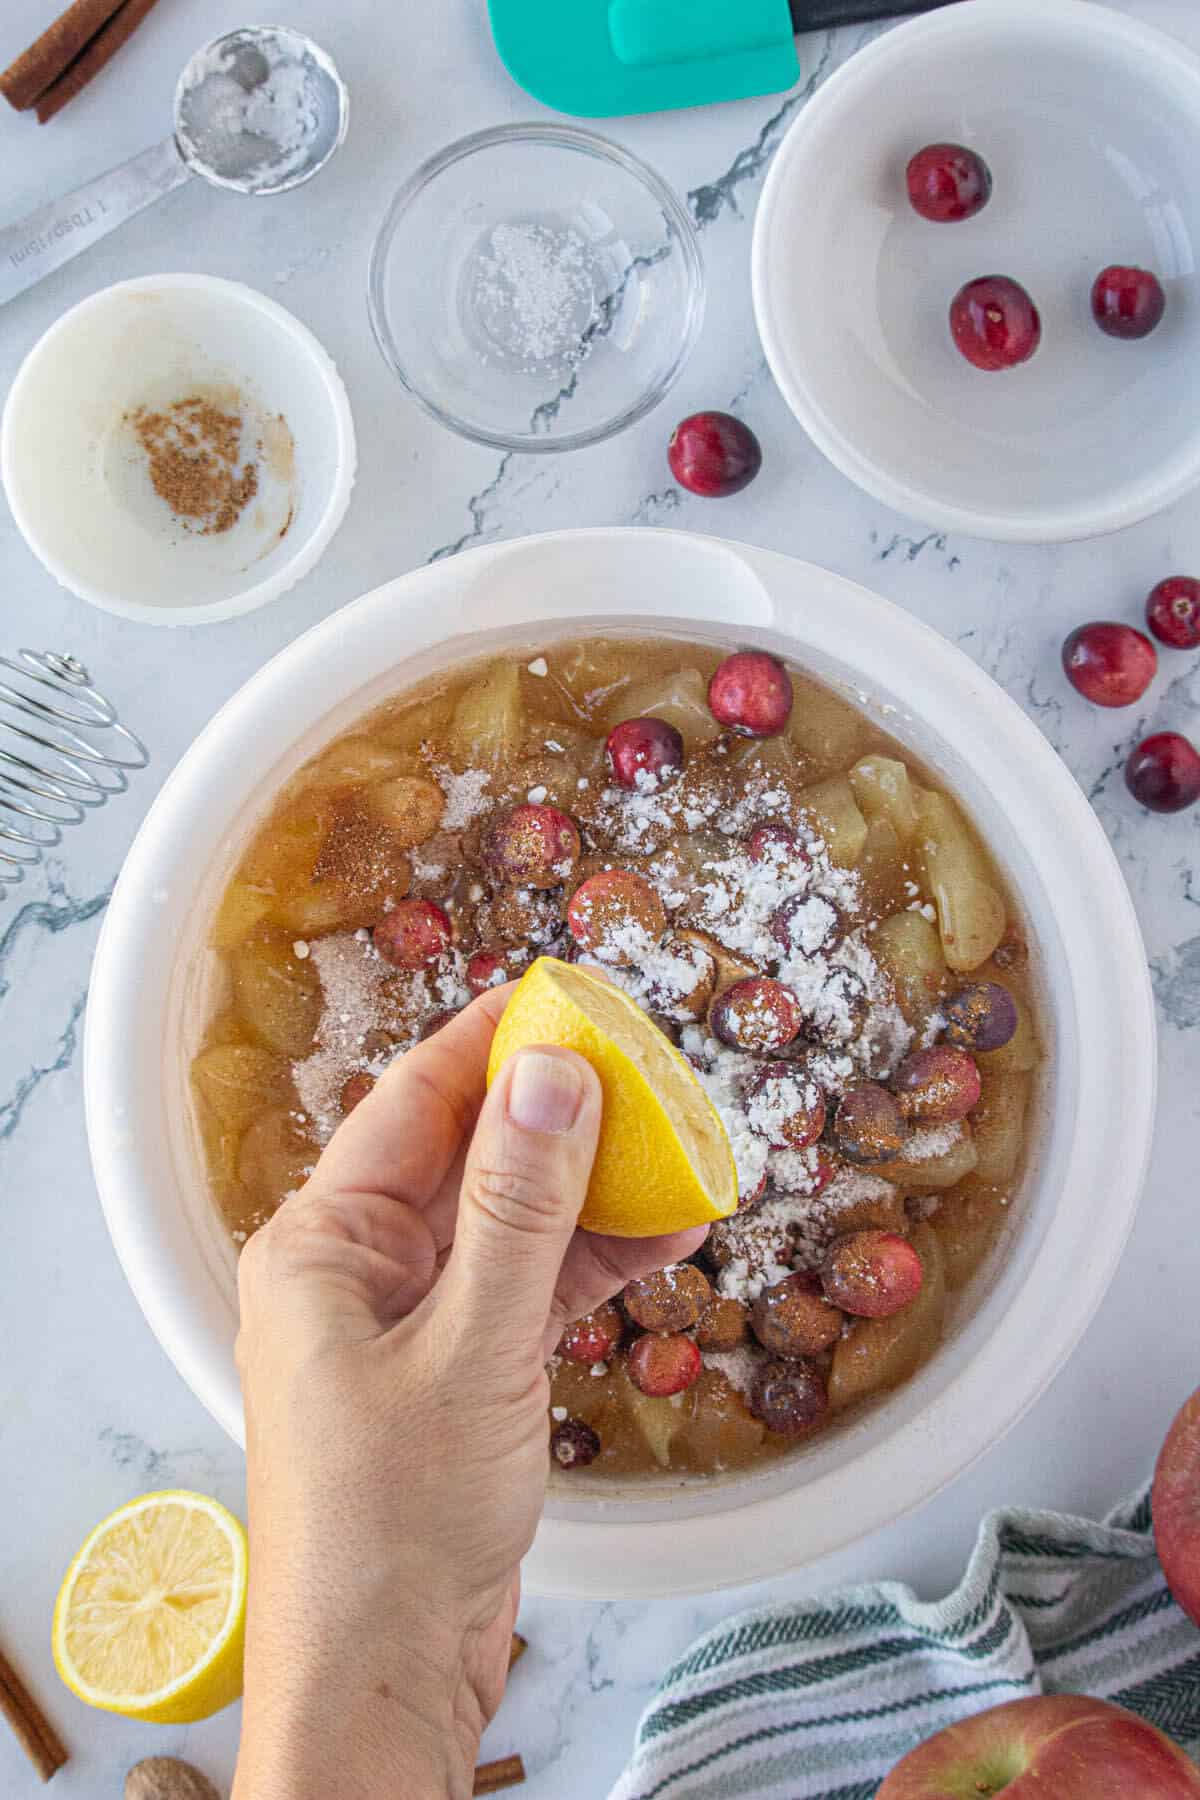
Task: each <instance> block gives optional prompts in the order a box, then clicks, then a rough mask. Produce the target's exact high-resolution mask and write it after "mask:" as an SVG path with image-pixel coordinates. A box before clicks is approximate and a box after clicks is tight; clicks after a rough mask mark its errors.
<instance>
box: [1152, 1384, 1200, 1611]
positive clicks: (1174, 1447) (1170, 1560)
mask: <svg viewBox="0 0 1200 1800" xmlns="http://www.w3.org/2000/svg"><path fill="white" fill-rule="evenodd" d="M1150 1506H1151V1510H1152V1511H1153V1514H1154V1541H1155V1544H1156V1545H1157V1546H1158V1560H1159V1562H1160V1563H1161V1564H1162V1569H1163V1574H1164V1575H1165V1576H1166V1578H1167V1586H1168V1587H1169V1588H1170V1590H1171V1592H1172V1593H1173V1594H1174V1596H1175V1598H1176V1600H1178V1602H1179V1604H1180V1606H1182V1608H1183V1610H1184V1612H1185V1613H1186V1614H1187V1615H1188V1618H1189V1619H1194V1620H1195V1622H1196V1624H1197V1625H1200V1389H1197V1391H1196V1392H1195V1393H1194V1394H1193V1395H1192V1397H1191V1399H1190V1400H1186V1401H1185V1402H1184V1404H1183V1405H1182V1406H1181V1407H1180V1409H1179V1411H1178V1412H1177V1413H1176V1415H1175V1422H1174V1424H1173V1425H1172V1426H1171V1429H1170V1431H1168V1433H1167V1441H1166V1443H1165V1444H1164V1445H1163V1447H1162V1449H1161V1451H1160V1452H1159V1457H1158V1467H1157V1468H1156V1469H1155V1471H1154V1487H1153V1489H1152V1490H1151V1494H1150Z"/></svg>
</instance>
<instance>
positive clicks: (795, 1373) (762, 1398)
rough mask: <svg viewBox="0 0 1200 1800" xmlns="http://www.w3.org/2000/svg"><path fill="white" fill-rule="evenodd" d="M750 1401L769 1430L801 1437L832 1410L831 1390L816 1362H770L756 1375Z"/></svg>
mask: <svg viewBox="0 0 1200 1800" xmlns="http://www.w3.org/2000/svg"><path fill="white" fill-rule="evenodd" d="M749 1404H750V1411H751V1412H752V1413H753V1414H754V1416H755V1418H756V1419H761V1420H762V1422H763V1424H764V1425H765V1426H766V1427H767V1430H768V1431H777V1432H778V1433H779V1435H780V1436H781V1437H800V1436H802V1435H803V1433H804V1432H806V1431H809V1430H811V1428H812V1427H813V1426H814V1425H816V1424H818V1423H819V1421H820V1420H821V1419H823V1418H824V1416H825V1414H826V1413H827V1412H828V1410H829V1390H828V1388H827V1387H826V1386H825V1377H824V1375H823V1374H822V1373H821V1370H820V1369H819V1368H818V1366H817V1364H816V1363H814V1362H805V1361H797V1362H782V1361H780V1362H769V1363H764V1364H763V1366H762V1368H761V1369H760V1370H759V1371H758V1374H757V1375H756V1376H755V1377H754V1385H753V1387H752V1388H751V1390H750V1401H749Z"/></svg>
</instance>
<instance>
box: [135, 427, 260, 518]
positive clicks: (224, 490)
mask: <svg viewBox="0 0 1200 1800" xmlns="http://www.w3.org/2000/svg"><path fill="white" fill-rule="evenodd" d="M129 422H130V424H131V425H132V426H133V429H134V431H135V433H136V435H137V439H138V442H139V444H140V445H141V447H142V449H143V451H144V452H145V455H146V460H147V464H148V466H149V474H150V482H151V485H152V487H153V488H154V491H155V493H156V494H157V495H158V497H159V499H160V500H163V501H165V503H166V504H167V506H169V507H170V509H171V511H172V512H173V513H174V514H175V517H176V518H177V519H179V520H180V521H181V522H182V523H183V524H184V525H185V526H186V527H187V529H188V530H190V531H195V532H198V533H199V534H201V535H202V536H205V537H212V536H215V535H218V534H219V533H221V532H224V531H230V530H232V528H233V526H234V525H236V524H237V522H238V519H239V518H240V517H241V515H242V513H243V511H244V510H245V508H246V507H247V506H248V505H249V504H250V502H251V500H253V498H254V496H255V494H257V492H258V464H257V463H256V462H255V461H253V459H248V460H246V461H244V462H243V461H242V432H243V420H242V417H241V414H240V413H236V412H230V411H228V410H226V409H225V408H224V407H221V406H218V405H217V404H216V402H215V401H213V400H209V399H206V398H204V397H203V396H202V395H199V394H193V395H189V396H188V397H187V398H186V399H183V400H176V401H174V402H173V404H172V405H170V406H168V407H165V408H164V409H162V410H161V411H155V412H151V411H149V410H148V409H147V408H146V407H144V406H140V407H138V409H137V411H136V412H133V413H131V414H130V415H129Z"/></svg>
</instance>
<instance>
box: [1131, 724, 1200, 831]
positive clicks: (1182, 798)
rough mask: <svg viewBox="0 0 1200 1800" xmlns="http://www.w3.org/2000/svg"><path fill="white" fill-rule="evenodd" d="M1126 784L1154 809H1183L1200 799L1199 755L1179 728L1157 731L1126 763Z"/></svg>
mask: <svg viewBox="0 0 1200 1800" xmlns="http://www.w3.org/2000/svg"><path fill="white" fill-rule="evenodd" d="M1125 785H1126V787H1127V788H1128V789H1129V791H1130V793H1131V794H1132V795H1133V797H1134V799H1135V800H1140V801H1141V803H1142V805H1143V806H1148V807H1149V808H1150V811H1151V812H1162V813H1172V812H1182V811H1183V809H1184V807H1185V806H1194V805H1195V803H1196V801H1197V800H1200V755H1197V753H1196V750H1195V749H1194V747H1193V746H1192V745H1191V744H1189V742H1188V740H1187V739H1186V738H1185V737H1181V736H1180V734H1179V733H1178V732H1177V731H1156V732H1155V734H1154V736H1153V737H1148V738H1144V739H1143V740H1142V742H1141V743H1140V744H1139V745H1138V747H1137V749H1136V750H1135V751H1134V752H1133V754H1132V755H1131V756H1130V758H1129V761H1128V762H1127V763H1126V764H1125Z"/></svg>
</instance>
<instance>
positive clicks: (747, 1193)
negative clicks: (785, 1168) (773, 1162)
mask: <svg viewBox="0 0 1200 1800" xmlns="http://www.w3.org/2000/svg"><path fill="white" fill-rule="evenodd" d="M766 1191H767V1171H766V1170H765V1169H763V1170H761V1171H760V1173H759V1175H758V1178H757V1179H756V1181H755V1183H754V1186H753V1187H752V1188H744V1187H743V1186H742V1184H741V1176H740V1175H739V1177H738V1211H739V1212H742V1213H746V1212H753V1211H754V1208H755V1207H756V1206H757V1205H758V1203H759V1201H760V1200H761V1199H762V1197H763V1195H764V1194H765V1193H766Z"/></svg>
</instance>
